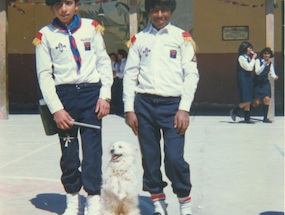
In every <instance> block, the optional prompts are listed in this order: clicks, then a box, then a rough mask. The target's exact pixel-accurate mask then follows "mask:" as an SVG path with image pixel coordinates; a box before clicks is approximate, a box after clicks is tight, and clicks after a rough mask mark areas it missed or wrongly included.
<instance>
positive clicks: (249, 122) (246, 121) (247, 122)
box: [239, 120, 255, 124]
mask: <svg viewBox="0 0 285 215" xmlns="http://www.w3.org/2000/svg"><path fill="white" fill-rule="evenodd" d="M239 123H245V124H254V123H255V122H253V121H250V120H244V121H240V122H239Z"/></svg>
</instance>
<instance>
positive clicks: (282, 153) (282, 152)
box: [274, 145, 284, 157]
mask: <svg viewBox="0 0 285 215" xmlns="http://www.w3.org/2000/svg"><path fill="white" fill-rule="evenodd" d="M274 147H275V149H277V151H278V152H279V154H281V155H282V157H284V150H282V149H281V148H280V147H278V146H277V145H274Z"/></svg>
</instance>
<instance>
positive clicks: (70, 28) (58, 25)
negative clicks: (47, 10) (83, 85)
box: [52, 15, 82, 71]
mask: <svg viewBox="0 0 285 215" xmlns="http://www.w3.org/2000/svg"><path fill="white" fill-rule="evenodd" d="M52 24H53V25H54V26H55V27H56V28H58V29H60V30H63V31H65V32H66V33H68V34H69V41H70V46H71V51H72V53H73V57H74V59H75V61H76V64H77V69H78V71H79V70H80V67H81V61H82V59H81V57H80V53H79V51H78V49H77V46H76V42H75V39H74V37H73V36H72V34H73V33H74V32H76V31H77V30H78V29H79V28H80V26H81V19H80V17H79V15H74V17H73V20H72V22H71V24H70V25H69V26H66V25H64V24H62V23H61V22H60V21H59V19H58V18H55V19H54V20H53V22H52Z"/></svg>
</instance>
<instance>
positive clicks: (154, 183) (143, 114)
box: [135, 94, 192, 197]
mask: <svg viewBox="0 0 285 215" xmlns="http://www.w3.org/2000/svg"><path fill="white" fill-rule="evenodd" d="M179 102H180V98H178V97H160V96H154V95H148V94H137V95H136V98H135V112H136V115H137V118H138V124H139V128H138V137H139V142H140V147H141V152H142V164H143V169H144V174H143V190H144V191H148V192H150V193H151V194H158V193H162V192H163V188H164V187H166V186H167V183H166V182H165V181H163V179H162V173H161V170H160V168H161V159H162V156H161V144H160V141H161V136H163V140H164V165H165V173H166V176H167V177H168V178H169V180H170V181H171V183H172V189H173V192H174V193H175V194H176V195H177V196H178V197H186V196H189V194H190V191H191V187H192V185H191V182H190V168H189V164H188V163H187V162H186V161H185V160H184V157H183V155H184V144H185V136H184V135H179V134H178V133H177V131H176V129H175V128H174V117H175V114H176V113H177V111H178V106H179Z"/></svg>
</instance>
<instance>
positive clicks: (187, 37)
mask: <svg viewBox="0 0 285 215" xmlns="http://www.w3.org/2000/svg"><path fill="white" fill-rule="evenodd" d="M182 37H183V38H184V41H185V42H190V43H192V46H193V48H194V50H195V51H196V49H197V47H196V43H195V41H194V40H193V38H192V36H191V34H190V33H189V32H187V31H184V32H182Z"/></svg>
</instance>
